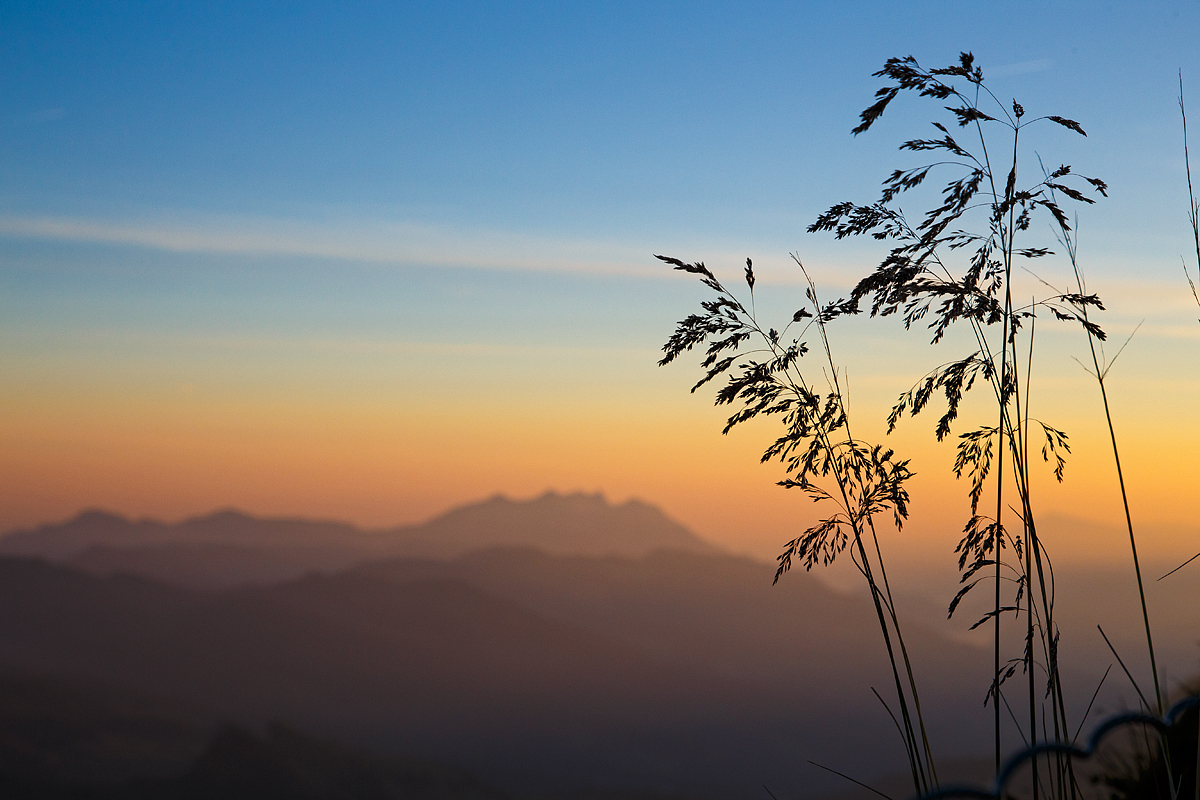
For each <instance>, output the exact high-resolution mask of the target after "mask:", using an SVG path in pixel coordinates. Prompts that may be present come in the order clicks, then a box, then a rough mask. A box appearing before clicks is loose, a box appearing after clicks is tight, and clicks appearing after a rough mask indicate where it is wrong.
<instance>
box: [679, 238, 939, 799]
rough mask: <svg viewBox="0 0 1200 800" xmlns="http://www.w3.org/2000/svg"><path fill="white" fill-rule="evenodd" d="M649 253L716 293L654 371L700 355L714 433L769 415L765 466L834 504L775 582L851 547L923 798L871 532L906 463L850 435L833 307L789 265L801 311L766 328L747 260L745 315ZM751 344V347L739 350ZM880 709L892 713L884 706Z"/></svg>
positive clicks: (899, 521) (913, 726) (920, 760)
mask: <svg viewBox="0 0 1200 800" xmlns="http://www.w3.org/2000/svg"><path fill="white" fill-rule="evenodd" d="M656 257H657V258H658V259H660V260H661V261H664V262H666V263H668V264H671V265H672V266H673V267H674V268H675V269H677V270H682V271H684V272H688V273H691V274H695V275H698V276H699V277H700V280H701V282H702V283H703V284H704V285H705V286H707V287H708V288H710V289H711V290H713V291H714V292H715V293H716V298H715V299H712V300H706V301H704V302H703V303H702V304H701V307H702V310H703V312H704V313H703V314H693V315H690V316H688V317H686V318H685V319H684V320H682V321H681V322H679V324H678V325H677V326H676V329H675V332H674V333H673V334H672V335H671V337H670V338H669V339H668V340H667V343H666V344H665V345H664V346H663V351H664V356H663V358H662V359H661V360H660V361H659V364H660V365H666V364H669V363H671V362H672V361H674V360H675V359H676V358H678V357H679V356H680V355H682V354H683V353H685V352H687V351H689V350H692V349H693V348H695V347H703V348H704V350H705V357H704V359H703V361H702V362H701V367H702V368H703V369H704V370H705V374H704V377H703V378H701V379H700V381H699V382H697V383H696V384H695V385H694V386H693V387H692V391H693V392H695V391H696V390H697V389H699V388H700V387H702V386H704V385H705V384H707V383H709V382H710V381H713V380H714V379H717V378H721V377H723V378H725V379H726V383H725V384H724V385H723V386H722V387H721V388H719V389H718V391H717V394H716V402H717V405H736V406H740V408H739V410H737V411H735V412H734V413H733V414H732V415H731V416H730V417H729V418H728V420H727V421H726V425H725V428H724V431H723V432H724V433H728V432H729V430H731V429H732V428H733V427H734V426H736V425H739V424H741V423H744V422H746V421H749V420H751V419H753V418H755V417H757V416H759V415H772V416H777V417H778V418H780V419H781V420H782V421H783V423H784V428H785V431H784V434H783V435H782V436H780V437H779V438H777V439H776V440H775V442H774V443H773V444H771V445H770V446H769V447H767V449H766V450H765V452H764V453H763V456H762V461H764V462H766V461H770V460H774V459H778V460H780V461H781V462H782V463H783V465H784V466H785V468H786V470H787V473H788V476H789V477H788V478H786V479H785V480H783V481H780V485H781V486H784V487H786V488H798V489H800V490H801V491H803V492H805V493H806V494H807V495H808V496H809V497H810V498H811V499H812V500H813V501H815V502H818V503H827V504H831V505H833V506H834V508H835V511H834V513H833V514H831V515H830V516H828V517H826V518H824V519H822V520H819V521H818V522H817V523H816V524H815V525H812V526H811V527H809V528H808V529H807V530H805V532H804V533H803V534H801V535H800V536H798V537H796V538H794V539H792V540H791V541H790V542H788V543H787V545H786V547H785V549H784V551H783V553H781V554H780V556H779V559H778V562H779V563H778V568H777V570H776V573H775V581H776V582H777V581H778V580H779V579H780V578H781V577H782V576H783V575H784V573H786V572H787V571H788V570H789V569H790V568H791V565H792V562H793V561H794V560H796V561H800V562H802V563H803V564H804V566H805V568H806V569H811V568H812V567H813V566H815V565H816V564H818V563H820V564H823V565H828V564H830V563H832V562H833V561H834V559H835V558H836V557H837V556H838V555H839V554H840V553H841V552H843V551H844V550H845V549H847V547H849V549H850V557H851V560H852V561H853V563H854V565H855V567H856V568H857V569H858V571H859V573H860V574H861V575H862V576H863V579H864V580H865V581H866V584H867V587H868V589H869V590H870V593H871V601H872V605H873V606H874V609H875V614H876V619H877V621H878V623H879V628H880V633H881V634H882V637H883V642H884V646H885V649H886V651H887V656H888V662H889V665H890V667H891V672H892V679H893V682H894V684H895V689H896V702H897V706H898V711H899V716H896V715H894V714H893V719H894V720H895V721H896V723H897V728H898V729H899V731H900V735H901V738H902V740H903V742H904V748H905V754H906V756H907V759H908V762H909V769H910V771H911V774H912V780H913V790H914V792H916V793H917V794H925V793H928V792H929V791H931V790H933V789H935V788H936V787H937V772H936V769H935V767H934V759H933V751H932V748H931V746H930V743H929V737H928V733H927V731H926V727H925V721H924V718H923V716H922V713H921V704H920V696H919V693H918V690H917V682H916V678H915V676H914V674H913V670H912V665H911V663H910V661H909V656H908V648H907V646H906V645H905V643H904V635H903V631H902V629H901V626H900V622H899V616H898V614H897V613H896V604H895V599H894V597H893V596H892V591H891V586H890V583H889V581H888V578H887V569H886V566H885V562H884V558H883V550H882V547H881V545H880V542H879V536H878V533H877V531H876V525H875V518H876V516H877V515H879V514H881V513H888V512H890V514H891V516H892V520H893V523H894V525H895V527H896V528H897V530H899V529H901V528H902V527H903V524H904V520H905V519H906V518H907V516H908V492H907V489H906V488H905V483H906V482H907V480H908V479H909V478H910V477H911V475H912V473H911V471H910V470H909V468H908V462H907V461H900V460H897V459H896V458H895V457H894V454H893V452H892V451H891V450H885V449H884V448H882V447H879V446H877V445H870V444H868V443H866V442H864V441H862V440H860V439H856V438H855V437H854V435H853V432H852V429H851V426H850V408H849V403H848V401H847V395H846V392H845V390H844V387H843V386H842V377H841V374H842V370H841V369H840V368H839V367H838V365H837V363H836V361H835V360H834V358H833V348H832V346H831V344H830V341H829V335H828V331H827V329H826V325H827V323H829V322H830V321H831V320H833V319H834V318H836V317H837V316H838V315H839V314H840V313H841V309H839V308H837V307H836V305H834V306H822V305H821V303H820V299H819V297H818V295H817V290H816V286H815V285H814V284H813V282H812V280H811V278H810V277H809V275H808V272H807V271H806V270H805V269H804V265H803V264H802V263H801V262H800V260H799V258H795V257H793V258H795V260H796V264H797V266H798V267H799V268H800V270H801V273H802V274H803V275H804V278H805V280H806V281H807V283H808V287H807V289H806V292H805V296H806V299H807V301H808V302H807V305H806V306H805V307H802V308H801V309H800V310H798V311H796V312H795V314H794V315H793V316H792V319H791V321H790V322H788V324H787V325H786V326H784V327H783V329H782V330H780V331H776V330H775V329H774V328H765V327H764V326H763V325H761V324H760V323H759V321H758V319H757V316H756V313H755V306H754V302H753V299H754V284H755V276H754V270H753V263H752V262H751V260H750V259H746V270H745V280H746V284H747V286H748V288H749V292H750V303H749V306H748V307H747V305H745V304H743V303H742V302H741V301H739V300H738V299H737V297H735V296H734V294H733V293H732V292H731V291H729V290H728V289H727V288H726V287H725V286H724V285H723V284H722V283H721V282H720V281H719V280H718V279H717V278H716V276H715V275H713V273H712V272H711V271H710V270H709V269H708V268H707V267H705V266H704V264H703V263H702V262H696V263H687V262H684V261H681V260H679V259H676V258H671V257H668V256H656ZM793 326H799V330H798V332H796V333H794V334H792V335H791V337H790V338H789V332H790V331H792V328H793ZM810 336H811V337H812V338H813V339H815V344H816V346H817V347H819V348H820V352H821V353H822V354H823V360H824V361H825V364H826V365H827V370H826V371H825V377H826V379H827V382H828V386H827V389H826V390H825V391H823V392H822V391H818V390H816V389H815V388H814V385H813V384H812V382H811V381H810V380H809V379H808V377H807V376H806V374H805V372H804V371H802V370H801V369H800V363H801V362H800V359H801V358H802V357H803V356H804V355H806V354H807V353H808V352H809V341H808V337H810ZM751 341H752V342H753V344H754V345H756V346H755V347H753V348H747V347H746V344H747V343H748V342H751ZM868 539H869V545H870V547H868ZM902 673H903V674H902ZM884 705H885V707H886V705H887V704H886V703H885V704H884ZM888 713H889V714H890V713H892V712H891V709H890V708H888Z"/></svg>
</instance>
